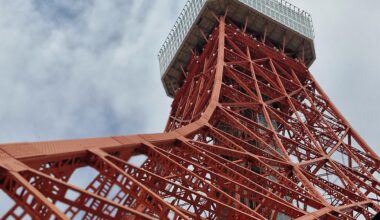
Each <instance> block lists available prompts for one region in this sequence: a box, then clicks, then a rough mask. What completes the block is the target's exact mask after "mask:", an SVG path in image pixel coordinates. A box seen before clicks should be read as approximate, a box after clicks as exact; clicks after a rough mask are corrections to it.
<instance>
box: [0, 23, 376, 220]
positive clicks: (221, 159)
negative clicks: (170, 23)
mask: <svg viewBox="0 0 380 220" xmlns="http://www.w3.org/2000/svg"><path fill="white" fill-rule="evenodd" d="M218 21H219V22H218V26H217V27H215V29H214V31H213V32H212V34H211V35H210V37H209V38H207V39H206V40H207V43H206V44H205V46H204V48H203V49H202V52H201V53H200V54H199V55H196V54H195V53H194V56H193V57H192V59H191V60H190V62H189V64H188V66H187V68H184V70H185V71H186V72H184V75H186V79H185V80H184V83H183V86H182V87H181V88H180V89H179V90H178V91H177V93H176V97H175V99H174V101H173V104H172V112H171V114H170V118H169V120H168V124H167V127H166V132H165V133H162V134H151V135H135V136H120V137H109V138H97V139H86V140H73V141H56V142H40V143H20V144H5V145H0V185H1V191H2V192H3V194H4V195H7V196H8V197H9V198H10V199H12V200H13V201H14V205H13V207H12V208H11V209H9V210H7V213H6V214H5V215H4V216H3V219H7V218H11V217H13V219H23V218H33V219H50V218H51V219H71V218H72V219H74V218H81V219H161V218H162V219H164V218H169V219H190V218H192V219H203V218H204V219H206V218H211V219H213V218H223V219H280V218H283V219H286V218H292V219H303V220H306V219H317V218H319V219H358V218H363V219H370V218H371V217H373V215H374V214H375V213H376V212H379V211H380V183H379V180H378V179H377V178H376V177H379V174H380V173H379V166H380V159H379V157H378V156H377V155H376V153H375V152H374V151H373V150H372V149H371V148H370V147H369V146H368V145H367V144H366V143H365V141H364V140H363V139H362V138H361V137H360V136H359V135H358V134H357V132H356V131H355V130H354V129H353V128H352V127H351V126H350V124H349V123H348V122H347V120H346V119H344V117H343V116H342V115H341V114H340V113H339V111H338V110H337V109H336V107H335V106H334V105H333V103H331V101H330V100H329V99H328V97H327V95H326V94H325V93H324V92H323V90H322V89H321V87H320V86H319V85H318V83H317V82H316V80H315V79H314V78H313V76H312V75H311V74H310V73H309V71H308V69H307V68H306V67H305V66H304V64H303V63H302V57H299V61H298V60H295V59H292V58H290V57H288V56H287V55H286V54H285V51H284V50H285V49H284V48H285V45H282V48H283V49H282V50H278V49H274V48H273V45H272V44H271V43H270V42H268V41H267V40H266V39H265V34H264V37H262V38H261V37H260V36H256V35H252V34H251V33H246V32H245V28H239V27H237V26H236V25H234V24H233V23H232V22H228V21H227V22H226V19H225V16H221V17H219V18H218ZM285 42H286V41H285V40H284V43H285ZM136 155H144V159H143V163H142V165H141V166H137V165H136V164H134V163H132V162H131V158H133V157H134V156H136ZM83 167H91V168H92V169H94V170H96V172H97V176H96V178H94V179H93V180H92V181H91V183H90V184H89V185H88V186H87V187H86V188H81V187H79V186H76V184H75V182H70V181H69V180H70V176H71V175H72V174H73V173H74V172H75V171H76V170H77V169H80V168H83ZM0 199H1V198H0ZM281 216H282V217H281ZM286 216H287V217H286Z"/></svg>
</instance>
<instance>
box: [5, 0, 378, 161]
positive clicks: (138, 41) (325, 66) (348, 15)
mask: <svg viewBox="0 0 380 220" xmlns="http://www.w3.org/2000/svg"><path fill="white" fill-rule="evenodd" d="M291 2H292V3H294V4H295V5H297V6H299V7H300V8H302V9H305V10H306V11H308V12H310V13H311V15H312V16H313V20H314V26H315V32H316V39H315V46H316V54H317V60H316V62H315V63H314V64H313V66H312V68H311V71H312V73H313V74H314V76H315V77H316V78H317V79H318V81H319V83H320V84H321V85H322V87H323V88H324V89H325V90H326V92H327V93H328V94H329V96H330V98H331V99H332V101H333V102H334V103H335V104H336V105H337V107H338V108H339V109H340V110H341V112H342V113H343V114H344V115H345V116H346V118H347V119H348V120H349V121H350V122H351V123H352V125H353V126H354V128H355V129H356V130H357V131H358V132H359V133H360V134H361V135H362V136H363V137H364V139H365V140H367V142H368V143H369V144H370V145H371V147H372V148H373V149H374V150H375V151H377V152H378V153H380V146H379V145H380V135H379V133H380V132H379V129H378V125H379V124H380V117H379V116H378V115H377V113H379V112H380V104H379V103H378V101H380V91H379V89H378V87H379V86H378V85H380V60H379V55H378V54H379V51H380V44H379V37H380V23H379V21H380V1H378V0H367V1H366V4H363V3H362V4H359V1H355V0H334V1H331V0H318V1H315V0H292V1H291ZM184 3H185V0H128V1H126V0H112V1H111V0H110V1H104V0H93V1H90V0H81V1H77V0H67V1H60V0H51V1H43V0H34V1H32V0H29V1H25V0H12V1H4V2H2V3H1V5H0V76H1V78H0V100H1V102H0V142H2V143H4V142H20V141H37V140H53V139H68V138H69V139H73V138H84V137H96V136H110V135H127V134H135V133H147V132H148V133H150V132H160V131H162V130H163V128H164V125H165V122H166V120H167V117H168V114H169V110H170V103H171V100H170V99H169V98H167V97H166V96H165V92H164V90H163V88H162V85H161V82H160V76H159V69H158V61H157V57H156V54H157V52H158V50H159V48H160V46H161V44H162V43H163V41H164V39H165V37H166V35H167V34H168V33H169V30H170V28H171V26H172V25H173V24H174V22H175V19H176V18H177V16H178V14H179V12H180V10H181V9H182V7H183V5H184Z"/></svg>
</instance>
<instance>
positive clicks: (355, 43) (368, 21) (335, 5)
mask: <svg viewBox="0 0 380 220" xmlns="http://www.w3.org/2000/svg"><path fill="white" fill-rule="evenodd" d="M292 2H293V3H294V4H295V5H297V6H299V7H300V8H302V9H305V10H306V11H308V12H310V13H311V15H312V16H313V21H314V28H315V32H316V38H315V46H316V54H317V59H316V62H315V63H314V64H313V66H312V67H311V72H312V73H313V75H314V76H315V77H316V78H317V80H318V81H319V83H320V84H321V86H322V87H323V88H324V89H325V91H326V92H327V94H328V95H329V97H330V99H331V100H332V102H333V103H334V104H335V105H336V106H337V107H338V109H339V110H340V111H341V112H342V114H343V115H344V116H345V117H346V119H347V120H348V121H349V122H350V123H351V125H352V126H353V127H354V129H356V130H357V131H358V132H359V134H360V135H361V136H362V137H363V138H364V139H365V140H366V141H367V142H368V144H369V145H370V146H371V148H372V149H374V150H375V151H376V152H377V153H378V154H380V138H379V129H378V125H379V124H380V116H379V115H378V113H379V112H380V103H379V102H378V100H380V90H379V89H378V88H379V85H380V63H379V55H378V53H379V51H380V44H379V43H378V42H379V40H378V38H379V36H380V23H379V22H378V21H379V20H380V14H379V13H378V12H379V10H380V2H379V1H375V0H370V1H368V2H366V3H365V4H364V3H359V2H358V1H354V0H336V1H328V0H320V1H312V0H293V1H292Z"/></svg>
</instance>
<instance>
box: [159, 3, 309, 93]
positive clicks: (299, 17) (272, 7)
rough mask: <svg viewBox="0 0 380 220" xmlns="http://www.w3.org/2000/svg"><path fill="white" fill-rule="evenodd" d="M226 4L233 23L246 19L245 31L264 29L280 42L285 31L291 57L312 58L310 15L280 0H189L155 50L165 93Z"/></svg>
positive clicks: (177, 80) (174, 87) (170, 90)
mask: <svg viewBox="0 0 380 220" xmlns="http://www.w3.org/2000/svg"><path fill="white" fill-rule="evenodd" d="M227 8H228V15H227V17H228V18H229V19H231V20H233V21H234V23H236V24H241V25H244V24H245V22H247V30H248V32H249V31H251V32H256V33H264V30H265V29H267V38H268V40H270V41H271V42H273V43H274V44H278V45H281V44H282V41H283V39H284V35H286V48H285V49H286V51H287V52H288V53H289V54H293V56H294V58H295V57H297V56H298V55H299V54H300V53H303V54H304V57H305V59H304V63H305V64H306V65H307V66H310V65H311V64H312V63H313V61H314V60H315V50H314V42H313V40H314V30H313V24H312V19H311V16H310V15H309V14H308V13H307V12H305V11H303V10H301V9H299V8H297V7H295V6H294V5H292V4H290V3H289V2H287V1H284V0H189V1H188V2H187V4H186V6H185V7H184V9H183V10H182V12H181V14H180V16H179V17H178V19H177V21H176V23H175V25H174V27H173V28H172V30H171V32H170V34H169V36H168V37H167V39H166V40H165V42H164V44H163V46H162V48H161V49H160V51H159V54H158V59H159V64H160V72H161V80H162V82H163V85H164V88H165V91H166V93H167V95H168V96H170V97H173V96H174V95H175V92H176V90H177V89H178V88H179V87H180V86H181V83H182V82H181V79H183V76H182V75H183V71H182V67H186V64H187V62H188V61H189V59H190V57H191V51H192V50H194V49H199V48H200V47H201V46H202V45H203V44H204V43H205V40H204V38H203V36H202V34H201V32H203V33H206V34H208V33H210V32H211V30H212V28H213V27H214V26H215V24H216V19H215V18H214V17H213V15H212V13H214V14H217V15H218V14H221V13H224V12H225V11H226V9H227Z"/></svg>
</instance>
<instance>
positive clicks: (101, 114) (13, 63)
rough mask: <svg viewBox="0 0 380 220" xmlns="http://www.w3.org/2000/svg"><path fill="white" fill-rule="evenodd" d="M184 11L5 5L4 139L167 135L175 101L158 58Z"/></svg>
mask: <svg viewBox="0 0 380 220" xmlns="http://www.w3.org/2000/svg"><path fill="white" fill-rule="evenodd" d="M168 5H171V6H170V7H168ZM183 5H184V1H175V2H173V1H170V0H164V1H161V0H160V1H150V0H141V1H125V0H115V1H101V0H97V1H89V0H83V1H74V0H70V1H58V0H54V1H41V0H36V1H22V0H16V1H7V2H4V3H2V5H1V6H0V15H1V16H0V36H1V43H0V67H1V68H0V69H1V81H0V99H1V103H0V130H1V133H0V141H1V142H14V141H17V142H19V141H34V140H49V139H66V138H81V137H95V136H108V135H118V134H132V133H142V132H144V133H145V132H160V131H162V130H163V128H164V125H165V122H166V119H167V115H168V113H169V110H170V101H171V100H170V99H169V98H167V97H166V96H165V93H164V90H163V88H162V86H161V82H160V75H159V69H158V61H157V57H156V54H157V52H158V50H159V48H160V46H161V44H162V43H163V41H164V39H165V37H166V35H167V33H168V32H169V30H170V28H171V26H172V25H173V24H174V21H175V19H176V17H177V16H178V14H179V11H180V10H181V8H182V7H183Z"/></svg>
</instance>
